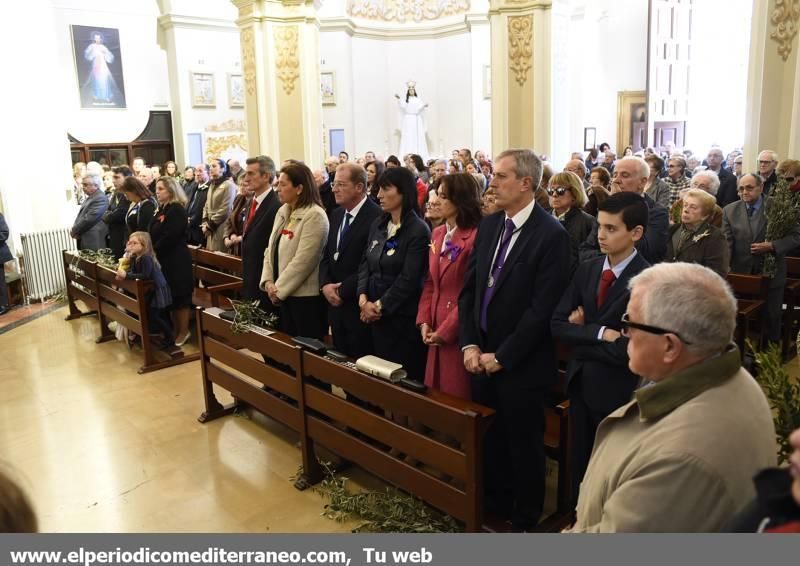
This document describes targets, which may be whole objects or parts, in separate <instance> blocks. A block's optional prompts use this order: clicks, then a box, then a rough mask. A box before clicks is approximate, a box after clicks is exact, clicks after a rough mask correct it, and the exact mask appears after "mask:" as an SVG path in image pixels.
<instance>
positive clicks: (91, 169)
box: [86, 161, 103, 177]
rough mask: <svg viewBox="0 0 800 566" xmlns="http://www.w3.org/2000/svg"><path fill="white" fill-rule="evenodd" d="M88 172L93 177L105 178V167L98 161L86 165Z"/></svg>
mask: <svg viewBox="0 0 800 566" xmlns="http://www.w3.org/2000/svg"><path fill="white" fill-rule="evenodd" d="M86 172H87V173H91V174H92V175H100V176H101V177H102V176H103V166H102V165H100V164H99V163H98V162H97V161H90V162H89V163H87V164H86Z"/></svg>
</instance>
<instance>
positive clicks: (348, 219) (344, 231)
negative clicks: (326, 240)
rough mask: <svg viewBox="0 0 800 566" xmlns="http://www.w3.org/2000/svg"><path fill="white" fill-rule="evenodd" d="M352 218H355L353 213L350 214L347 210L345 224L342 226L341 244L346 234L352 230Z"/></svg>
mask: <svg viewBox="0 0 800 566" xmlns="http://www.w3.org/2000/svg"><path fill="white" fill-rule="evenodd" d="M352 220H353V215H352V214H350V213H349V212H346V213H345V215H344V225H343V226H342V235H341V237H340V238H339V243H340V244H341V243H342V240H344V236H345V234H347V233H348V232H349V231H350V222H352Z"/></svg>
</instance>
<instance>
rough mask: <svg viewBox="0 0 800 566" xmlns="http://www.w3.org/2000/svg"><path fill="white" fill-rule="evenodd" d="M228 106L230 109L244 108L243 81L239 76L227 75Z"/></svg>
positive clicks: (236, 74)
mask: <svg viewBox="0 0 800 566" xmlns="http://www.w3.org/2000/svg"><path fill="white" fill-rule="evenodd" d="M228 104H229V105H230V107H231V108H244V79H243V78H242V75H241V74H238V73H228Z"/></svg>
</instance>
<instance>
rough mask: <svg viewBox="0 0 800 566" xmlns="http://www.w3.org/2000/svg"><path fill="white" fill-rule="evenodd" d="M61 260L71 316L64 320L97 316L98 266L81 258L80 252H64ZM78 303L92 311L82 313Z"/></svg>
mask: <svg viewBox="0 0 800 566" xmlns="http://www.w3.org/2000/svg"><path fill="white" fill-rule="evenodd" d="M61 259H62V261H63V264H64V279H65V281H66V283H67V286H66V294H67V305H68V306H69V315H68V316H67V317H66V318H65V319H64V320H74V319H76V318H80V317H82V316H91V315H95V314H97V311H98V308H97V264H96V263H95V262H93V261H88V260H85V259H83V258H81V256H80V255H78V252H76V251H72V250H62V251H61ZM76 301H82V302H83V304H85V305H86V306H87V307H88V308H89V309H90V310H89V311H87V312H83V311H81V310H80V309H79V308H78V305H77V304H75V302H76Z"/></svg>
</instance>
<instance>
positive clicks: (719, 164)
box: [706, 147, 739, 208]
mask: <svg viewBox="0 0 800 566" xmlns="http://www.w3.org/2000/svg"><path fill="white" fill-rule="evenodd" d="M706 165H707V166H708V169H706V171H713V172H714V173H716V174H717V177H719V189H718V190H717V195H716V196H717V204H718V205H719V206H720V207H721V208H725V207H726V206H727V205H729V204H730V203H732V202H736V201H737V200H738V199H739V194H738V193H737V191H736V177H735V176H734V175H733V173H731V172H730V171H728V170H727V169H726V168H725V167H724V165H725V156H724V155H723V154H722V150H721V149H720V148H718V147H712V148H711V149H709V150H708V156H707V157H706Z"/></svg>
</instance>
